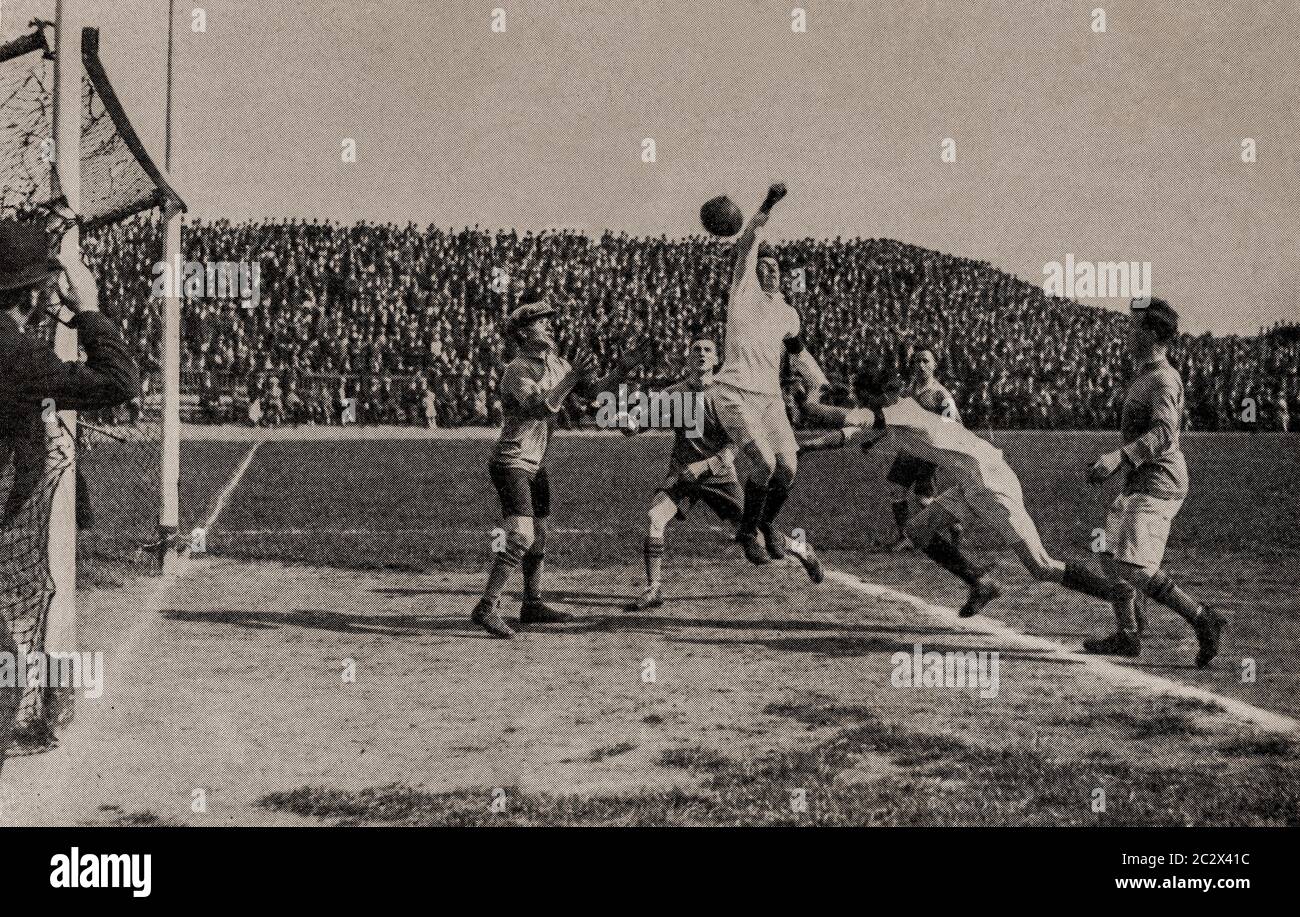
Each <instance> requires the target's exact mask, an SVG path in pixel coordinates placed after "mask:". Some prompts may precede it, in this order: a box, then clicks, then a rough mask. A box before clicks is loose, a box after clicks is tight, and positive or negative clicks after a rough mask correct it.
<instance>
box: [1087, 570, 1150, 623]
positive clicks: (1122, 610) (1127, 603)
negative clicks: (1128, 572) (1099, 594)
mask: <svg viewBox="0 0 1300 917" xmlns="http://www.w3.org/2000/svg"><path fill="white" fill-rule="evenodd" d="M1097 560H1098V561H1100V562H1101V569H1102V572H1103V573H1105V574H1106V578H1107V579H1108V580H1110V587H1111V601H1110V604H1111V608H1112V609H1113V610H1114V612H1115V632H1116V633H1119V632H1122V631H1127V632H1130V633H1136V634H1137V635H1138V637H1139V638H1140V637H1141V636H1142V635H1143V634H1144V633H1146V629H1147V622H1146V615H1144V614H1143V613H1142V609H1141V607H1139V606H1138V604H1137V602H1136V601H1135V599H1136V598H1137V590H1136V589H1134V588H1133V585H1132V584H1131V583H1129V581H1128V580H1127V579H1125V578H1124V574H1123V571H1122V570H1121V569H1120V566H1121V564H1120V563H1119V561H1117V560H1115V555H1113V554H1111V553H1110V552H1108V551H1106V552H1102V553H1100V554H1098V555H1097Z"/></svg>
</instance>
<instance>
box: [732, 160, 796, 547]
mask: <svg viewBox="0 0 1300 917" xmlns="http://www.w3.org/2000/svg"><path fill="white" fill-rule="evenodd" d="M785 194H786V189H785V185H783V184H781V183H780V182H777V183H776V184H774V185H772V187H771V188H769V189H768V192H767V198H766V199H765V200H764V201H763V204H762V206H760V207H759V209H758V212H757V213H755V214H754V215H753V216H752V217H751V218H750V220H749V223H748V224H747V225H746V226H745V227H744V230H743V231H742V232H741V234H740V238H739V239H738V240H737V241H736V261H735V265H734V267H733V269H732V275H731V290H730V294H729V296H728V299H727V330H726V342H725V351H724V358H723V362H722V369H720V370H719V371H718V373H717V375H716V376H715V388H716V390H715V393H714V407H715V409H716V411H717V415H718V421H719V422H720V423H721V425H722V427H723V429H725V430H726V432H727V436H728V437H729V438H730V440H731V442H732V443H734V444H735V445H736V447H737V448H739V449H740V450H741V451H742V452H744V453H745V455H746V456H747V457H748V458H749V461H750V471H749V477H748V478H747V479H746V481H745V489H744V506H743V508H742V511H741V516H740V521H739V523H738V524H737V528H736V541H737V542H739V543H740V546H741V548H742V549H743V550H744V552H745V557H746V559H748V560H749V562H750V563H753V564H765V563H767V562H768V560H769V559H771V560H780V559H781V558H783V557H785V553H786V552H785V546H784V538H782V537H779V536H778V535H777V532H776V529H775V523H776V517H777V514H778V513H779V512H780V511H781V507H782V506H783V505H784V504H785V501H786V498H787V497H788V496H789V493H790V487H791V485H792V484H793V483H794V475H795V470H796V468H797V467H798V465H797V463H798V458H797V456H798V444H797V443H796V442H795V437H794V430H793V429H792V428H791V426H790V419H789V417H788V416H787V415H786V412H785V400H784V398H783V396H782V393H781V355H782V352H783V351H784V350H788V351H790V352H791V353H792V354H794V353H798V352H799V351H801V350H802V349H803V342H802V340H801V339H800V337H799V332H800V320H799V313H798V312H796V311H795V310H794V308H793V307H792V306H791V305H790V304H789V303H787V302H786V301H785V297H784V296H782V295H781V268H780V265H779V264H778V263H777V260H776V259H775V258H773V257H771V256H770V255H769V256H764V257H762V258H760V257H759V255H758V231H759V230H760V229H762V228H763V227H764V226H765V225H767V220H768V217H769V215H770V214H771V212H772V208H773V207H774V206H776V204H777V202H778V201H780V200H781V199H782V198H783V197H785ZM760 534H761V535H762V539H763V540H762V543H761V544H760V542H759V535H760Z"/></svg>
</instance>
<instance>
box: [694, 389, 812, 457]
mask: <svg viewBox="0 0 1300 917" xmlns="http://www.w3.org/2000/svg"><path fill="white" fill-rule="evenodd" d="M713 407H714V410H715V411H717V414H718V423H720V424H722V428H723V429H724V430H726V431H727V436H728V437H729V438H730V439H731V442H732V443H733V444H734V445H735V447H736V449H737V450H739V451H744V450H745V449H747V448H749V446H750V444H751V443H753V444H755V445H757V446H758V447H759V449H761V450H763V451H765V452H770V453H771V454H772V455H788V456H791V457H793V456H794V455H795V454H796V453H797V452H798V451H799V444H798V443H797V442H796V441H795V438H794V428H793V427H791V426H790V418H789V416H788V415H787V414H786V413H785V400H784V398H782V396H780V395H763V394H760V393H758V392H747V391H745V390H744V389H739V388H735V387H734V386H730V385H727V384H726V383H719V384H718V385H717V386H715V387H714V394H713Z"/></svg>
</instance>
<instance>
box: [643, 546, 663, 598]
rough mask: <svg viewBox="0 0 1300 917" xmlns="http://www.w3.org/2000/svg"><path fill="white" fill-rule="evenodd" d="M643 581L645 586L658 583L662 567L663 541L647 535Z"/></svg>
mask: <svg viewBox="0 0 1300 917" xmlns="http://www.w3.org/2000/svg"><path fill="white" fill-rule="evenodd" d="M644 550H645V581H646V585H647V586H655V585H658V583H659V575H660V573H662V572H663V566H664V540H663V539H662V538H655V537H654V536H652V535H647V536H646V540H645V548H644Z"/></svg>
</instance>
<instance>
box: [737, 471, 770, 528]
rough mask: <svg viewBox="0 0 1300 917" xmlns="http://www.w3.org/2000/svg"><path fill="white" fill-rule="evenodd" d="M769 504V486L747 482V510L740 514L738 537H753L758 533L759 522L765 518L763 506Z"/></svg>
mask: <svg viewBox="0 0 1300 917" xmlns="http://www.w3.org/2000/svg"><path fill="white" fill-rule="evenodd" d="M766 502H767V484H766V483H763V484H759V483H757V482H755V481H753V480H748V481H746V482H745V508H744V510H743V511H741V514H740V525H739V526H737V528H736V534H737V535H753V534H754V533H755V532H757V531H758V523H759V520H760V519H762V518H763V505H764V504H765V503H766Z"/></svg>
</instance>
